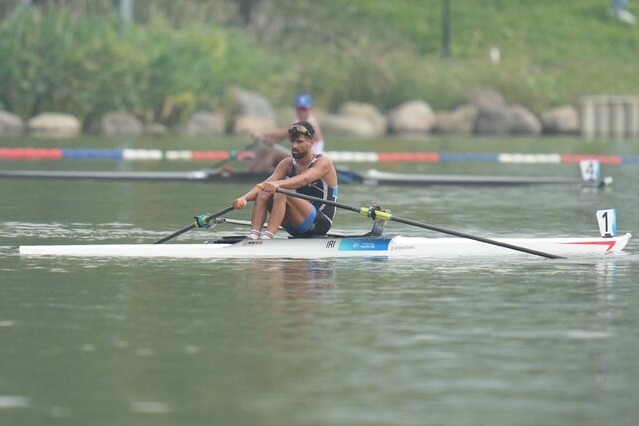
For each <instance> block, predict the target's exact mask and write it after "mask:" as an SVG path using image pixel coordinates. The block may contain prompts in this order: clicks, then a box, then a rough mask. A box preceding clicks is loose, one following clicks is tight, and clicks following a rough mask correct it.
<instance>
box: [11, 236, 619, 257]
mask: <svg viewBox="0 0 639 426" xmlns="http://www.w3.org/2000/svg"><path fill="white" fill-rule="evenodd" d="M630 237H631V235H630V234H629V233H628V234H625V235H621V236H617V237H610V238H604V237H600V238H599V237H598V238H557V237H553V238H496V239H495V241H499V242H504V243H507V244H511V245H516V246H520V247H526V248H528V249H531V250H538V251H544V252H549V253H553V254H556V255H558V256H564V257H566V256H571V257H572V256H577V257H582V256H601V255H609V254H612V253H618V252H621V251H622V250H623V248H624V247H625V246H626V244H627V243H628V240H629V239H630ZM19 250H20V254H21V255H29V256H34V255H37V256H41V255H48V256H73V257H164V258H203V259H208V258H227V259H230V258H233V259H239V258H295V259H317V258H343V257H388V258H434V259H441V258H459V257H486V256H492V257H497V256H498V257H500V258H501V257H502V256H522V255H525V254H523V253H521V252H517V251H513V250H509V249H507V248H504V247H500V246H495V245H488V244H483V243H481V242H478V241H473V240H468V239H465V238H425V237H404V236H380V237H373V236H370V237H366V236H335V235H329V236H325V237H321V238H288V239H285V238H281V239H274V240H249V239H239V238H237V237H231V238H222V239H219V240H216V241H214V242H211V243H207V244H204V243H202V244H82V245H37V246H20V248H19Z"/></svg>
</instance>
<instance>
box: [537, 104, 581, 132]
mask: <svg viewBox="0 0 639 426" xmlns="http://www.w3.org/2000/svg"><path fill="white" fill-rule="evenodd" d="M541 123H542V126H543V129H544V133H551V134H576V133H578V132H579V129H580V127H579V126H580V124H579V112H578V111H577V108H575V107H573V106H572V105H563V106H559V107H556V108H553V109H550V110H548V111H546V112H544V113H543V114H542V115H541Z"/></svg>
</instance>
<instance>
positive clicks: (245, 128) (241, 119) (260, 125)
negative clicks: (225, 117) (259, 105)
mask: <svg viewBox="0 0 639 426" xmlns="http://www.w3.org/2000/svg"><path fill="white" fill-rule="evenodd" d="M276 128H277V126H276V124H275V122H274V121H273V120H271V119H268V118H262V117H254V116H247V115H240V116H237V117H235V121H234V123H233V133H234V134H236V135H242V134H250V133H253V132H257V133H261V132H268V131H272V130H274V129H276Z"/></svg>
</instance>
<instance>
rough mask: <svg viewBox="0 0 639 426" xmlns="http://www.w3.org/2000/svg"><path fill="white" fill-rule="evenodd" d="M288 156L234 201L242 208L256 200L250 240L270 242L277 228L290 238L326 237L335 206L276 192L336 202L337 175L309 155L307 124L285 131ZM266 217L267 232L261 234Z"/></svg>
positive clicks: (330, 165) (310, 139)
mask: <svg viewBox="0 0 639 426" xmlns="http://www.w3.org/2000/svg"><path fill="white" fill-rule="evenodd" d="M287 133H288V136H289V140H290V141H291V154H290V156H287V157H286V158H284V159H283V160H282V161H280V163H279V164H278V165H277V167H276V168H275V171H274V172H273V173H272V174H271V176H269V177H268V179H266V180H265V181H264V182H262V184H261V185H259V187H258V186H255V187H254V188H253V189H251V190H250V191H249V192H247V193H246V194H244V195H242V196H241V197H239V198H237V199H235V200H234V201H233V207H234V208H236V209H241V208H243V207H245V206H246V204H247V202H248V201H255V205H254V206H253V212H252V213H251V231H250V232H249V238H250V239H263V240H266V239H272V238H273V236H274V235H275V233H276V232H277V230H278V229H279V227H280V226H282V227H283V228H284V229H285V230H286V232H288V233H289V234H291V235H293V236H311V235H324V234H326V233H327V232H328V231H329V229H330V228H331V225H332V224H333V218H334V216H335V206H333V205H329V204H326V203H323V202H321V201H317V202H312V203H311V202H310V201H307V200H303V199H301V198H297V197H292V196H289V195H285V194H282V193H280V192H277V189H278V188H283V189H288V190H293V191H294V192H298V193H300V194H306V195H309V196H312V197H316V198H318V199H320V200H327V201H333V202H334V201H336V200H337V192H338V190H337V172H336V171H335V167H333V163H332V162H331V160H330V159H329V158H328V157H326V156H324V155H322V154H317V153H314V152H312V146H313V139H314V136H315V130H314V129H313V126H312V125H311V124H310V123H309V122H308V121H299V122H296V123H293V125H292V126H291V127H290V128H289V129H288V130H287ZM267 215H268V224H267V226H266V230H264V231H263V232H262V228H263V226H264V221H265V220H266V216H267Z"/></svg>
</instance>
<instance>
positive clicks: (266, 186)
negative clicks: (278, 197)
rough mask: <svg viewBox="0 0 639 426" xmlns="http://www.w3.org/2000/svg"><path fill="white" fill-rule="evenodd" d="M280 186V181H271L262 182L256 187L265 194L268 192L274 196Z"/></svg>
mask: <svg viewBox="0 0 639 426" xmlns="http://www.w3.org/2000/svg"><path fill="white" fill-rule="evenodd" d="M281 184H282V181H279V180H272V181H270V182H269V181H265V182H262V183H260V184H258V185H257V187H258V188H260V189H261V190H262V191H266V192H270V193H271V194H274V193H276V192H277V188H279V187H280V185H281Z"/></svg>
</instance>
